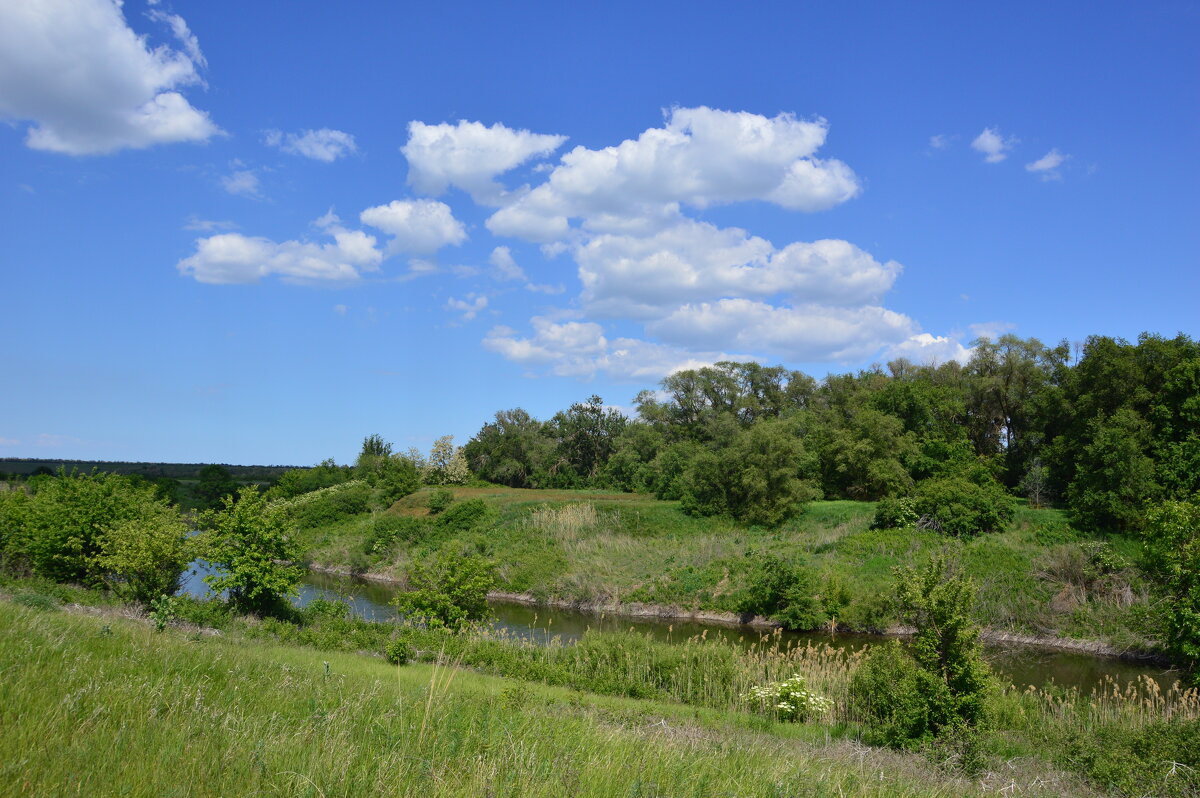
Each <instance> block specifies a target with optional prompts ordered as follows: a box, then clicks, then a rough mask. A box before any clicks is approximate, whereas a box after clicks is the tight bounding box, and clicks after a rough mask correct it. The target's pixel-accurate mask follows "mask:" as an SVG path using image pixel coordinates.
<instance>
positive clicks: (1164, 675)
mask: <svg viewBox="0 0 1200 798" xmlns="http://www.w3.org/2000/svg"><path fill="white" fill-rule="evenodd" d="M206 573H209V571H208V570H207V569H206V567H205V565H204V564H203V563H193V564H192V567H191V568H190V569H189V570H188V572H187V573H186V574H185V575H184V581H183V587H182V588H181V590H180V592H181V593H187V594H190V595H195V596H204V595H205V594H206V592H207V586H206V585H205V584H204V582H203V577H204V575H205V574H206ZM395 594H396V588H395V587H393V586H391V585H388V584H384V583H380V582H370V581H366V580H362V579H354V578H352V577H345V576H336V575H332V574H322V573H316V572H312V571H310V572H307V573H306V574H305V576H304V579H303V581H302V583H301V585H300V595H299V597H298V598H297V599H296V604H297V605H298V606H301V607H303V606H305V605H306V604H308V603H309V602H310V601H313V600H314V599H318V598H320V599H341V600H343V601H346V602H347V603H348V604H349V605H350V607H351V611H352V612H353V614H354V615H356V616H357V617H360V618H365V619H367V620H372V621H390V620H395V619H397V618H398V617H399V616H398V614H397V613H396V609H395V608H394V607H392V606H391V604H390V602H391V600H392V597H393V596H394V595H395ZM491 609H492V613H493V614H494V615H495V621H494V622H493V624H494V626H495V627H496V628H497V629H500V630H503V631H504V632H505V633H506V634H507V635H509V636H513V637H520V638H526V639H529V640H532V641H534V642H539V643H544V642H546V641H548V640H550V639H551V638H554V637H558V638H560V639H561V640H562V641H563V642H564V643H571V642H574V641H575V640H578V639H579V638H580V637H582V636H583V634H584V633H585V632H587V631H588V630H589V629H596V630H604V631H615V630H627V629H630V628H632V629H634V630H636V631H638V632H642V633H644V634H648V635H651V636H652V637H654V638H655V639H657V640H663V641H666V642H680V643H681V642H684V641H686V640H687V639H688V638H689V637H693V636H695V635H700V634H707V637H708V639H710V640H712V639H717V638H720V639H724V640H728V641H730V642H733V643H737V644H739V645H747V646H748V645H753V644H754V643H756V642H758V641H759V639H760V638H761V637H762V635H763V632H762V631H760V630H757V629H751V628H748V627H737V626H722V625H711V624H701V623H695V622H689V621H668V620H662V619H658V618H638V617H631V616H620V615H603V614H594V613H588V612H579V611H575V610H567V609H558V608H554V607H535V606H529V605H526V604H516V603H510V602H498V601H497V602H492V603H491ZM779 634H780V636H781V637H782V640H783V642H787V641H791V640H794V641H796V642H797V643H799V644H801V645H803V644H804V643H805V642H806V641H811V642H813V643H825V644H827V645H830V646H833V647H835V648H847V649H852V650H853V649H858V648H861V647H863V646H865V645H868V644H871V643H878V642H879V641H880V640H881V639H882V638H881V637H879V636H877V635H862V634H845V633H836V634H830V633H828V632H781V633H779ZM984 653H985V655H986V657H987V659H988V662H989V663H991V665H992V668H993V669H994V670H995V671H996V672H997V674H998V675H999V676H1001V677H1002V678H1004V679H1007V680H1008V681H1009V682H1010V683H1012V684H1013V685H1015V686H1017V687H1019V688H1025V687H1027V686H1030V685H1032V686H1035V687H1045V686H1048V685H1051V684H1055V685H1058V686H1060V687H1065V688H1078V689H1080V690H1082V691H1083V692H1085V693H1086V692H1089V691H1090V690H1091V689H1092V688H1094V687H1099V686H1100V685H1101V684H1102V683H1103V682H1104V681H1105V679H1106V678H1111V679H1114V680H1116V681H1117V682H1118V683H1119V684H1122V685H1123V684H1125V683H1127V682H1131V681H1133V680H1135V679H1137V678H1138V677H1139V676H1143V675H1144V676H1149V677H1150V678H1152V679H1154V680H1155V681H1157V682H1159V684H1160V685H1162V686H1163V687H1164V688H1165V687H1169V686H1170V685H1171V684H1172V683H1173V682H1174V681H1175V680H1176V679H1177V678H1179V674H1178V672H1176V671H1172V670H1167V669H1165V668H1163V667H1161V666H1156V665H1153V664H1149V663H1142V662H1131V661H1128V660H1123V659H1117V658H1114V657H1100V656H1095V655H1092V654H1086V653H1082V652H1076V651H1062V650H1059V649H1053V648H1046V647H1042V646H1031V645H1018V644H1010V643H1003V644H988V645H986V646H985V652H984Z"/></svg>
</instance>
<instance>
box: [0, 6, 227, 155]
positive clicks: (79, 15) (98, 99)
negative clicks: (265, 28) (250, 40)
mask: <svg viewBox="0 0 1200 798" xmlns="http://www.w3.org/2000/svg"><path fill="white" fill-rule="evenodd" d="M160 18H161V19H162V21H165V22H167V23H168V24H169V25H171V27H172V30H173V32H174V34H175V35H176V37H177V38H179V39H180V41H181V42H182V43H183V48H184V49H183V51H182V52H181V51H179V50H175V49H172V48H170V47H168V46H166V45H162V46H159V47H154V48H153V49H151V48H150V47H149V46H148V45H147V42H146V40H145V39H144V38H143V37H140V36H138V35H137V34H136V33H134V31H133V30H131V29H130V28H129V26H128V25H127V24H126V22H125V18H124V16H123V15H122V12H121V6H120V4H119V3H116V2H113V0H21V2H6V3H0V118H4V117H7V118H8V119H10V120H14V121H29V122H31V123H32V124H31V126H30V128H29V130H28V132H27V134H26V137H25V143H26V145H27V146H29V147H31V148H33V149H37V150H47V151H50V152H59V153H66V154H69V155H96V154H103V153H110V152H114V151H116V150H120V149H124V148H133V149H140V148H144V147H149V146H152V145H155V144H164V143H171V142H182V141H205V140H207V139H208V138H210V137H212V136H214V135H217V134H219V133H221V130H220V129H219V128H218V127H217V126H216V125H215V124H213V122H212V121H211V120H210V119H209V117H208V114H207V113H206V112H204V111H199V110H197V109H196V108H193V107H192V106H191V105H190V104H189V103H188V101H187V100H186V99H184V96H183V95H182V94H180V93H179V91H178V89H180V88H182V87H185V86H189V85H197V84H202V80H201V79H200V76H199V74H198V72H197V65H200V66H203V64H204V57H203V55H202V54H201V52H200V49H199V44H198V43H197V42H196V39H195V37H194V36H193V35H192V34H191V32H190V31H188V29H187V24H186V23H185V22H184V21H183V20H182V18H178V17H175V16H173V15H161V16H160Z"/></svg>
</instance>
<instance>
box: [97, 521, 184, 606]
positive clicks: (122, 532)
mask: <svg viewBox="0 0 1200 798" xmlns="http://www.w3.org/2000/svg"><path fill="white" fill-rule="evenodd" d="M188 530H189V527H188V524H187V523H185V522H184V520H183V518H182V517H181V516H180V515H179V513H178V512H177V511H176V510H175V508H173V507H169V506H167V505H166V504H160V503H157V502H154V503H147V504H145V505H144V506H143V510H142V512H141V513H140V514H139V515H138V516H137V517H135V518H130V519H126V520H124V521H121V522H119V523H117V524H115V525H114V526H113V527H111V528H110V529H108V530H107V531H106V532H104V534H102V535H101V537H100V553H99V554H98V555H97V556H96V557H95V559H94V563H95V565H96V567H97V568H98V569H99V571H100V572H101V573H102V574H103V578H104V581H105V583H106V584H107V585H108V587H109V588H110V589H111V590H112V591H113V592H114V593H116V594H117V595H118V596H120V597H122V598H123V599H126V600H127V601H137V602H140V603H143V604H149V603H150V602H151V601H154V600H155V599H158V598H161V597H162V596H173V595H174V594H175V593H176V591H178V590H179V580H180V577H181V576H182V575H183V571H184V569H185V568H186V567H187V564H188V563H189V562H191V561H192V547H191V545H189V539H188Z"/></svg>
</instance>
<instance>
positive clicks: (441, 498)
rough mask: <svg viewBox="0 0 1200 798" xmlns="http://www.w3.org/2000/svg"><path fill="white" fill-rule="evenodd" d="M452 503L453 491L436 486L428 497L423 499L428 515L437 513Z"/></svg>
mask: <svg viewBox="0 0 1200 798" xmlns="http://www.w3.org/2000/svg"><path fill="white" fill-rule="evenodd" d="M453 503H454V491H452V490H447V489H446V488H438V489H437V490H435V491H433V492H432V493H430V494H429V498H428V499H426V500H425V506H426V507H428V508H429V514H430V515H437V514H438V513H440V512H442V511H443V510H445V509H446V508H447V507H449V506H450V505H451V504H453Z"/></svg>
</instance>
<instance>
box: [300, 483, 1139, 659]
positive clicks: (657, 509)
mask: <svg viewBox="0 0 1200 798" xmlns="http://www.w3.org/2000/svg"><path fill="white" fill-rule="evenodd" d="M455 494H456V498H458V499H460V500H461V499H466V498H480V499H483V500H484V501H485V502H487V503H488V505H489V506H490V507H492V508H493V510H494V512H493V513H492V514H491V517H490V520H489V521H488V522H487V523H486V524H484V525H483V526H482V527H480V528H478V529H475V530H472V531H471V532H468V533H460V534H455V535H440V534H438V533H437V532H436V531H431V532H430V534H429V535H428V537H427V538H425V539H423V540H421V541H418V542H415V543H411V544H407V545H405V544H401V545H397V546H396V547H395V548H393V549H392V550H389V551H387V552H383V553H382V554H374V555H373V556H367V555H366V554H365V553H364V548H363V546H364V542H365V541H366V540H367V537H368V536H369V531H370V523H371V521H370V518H371V517H370V516H369V515H363V516H358V517H355V518H350V519H346V520H345V521H343V522H341V523H339V524H337V525H335V526H332V527H328V528H323V529H318V530H307V531H306V532H305V533H304V542H305V545H306V548H307V550H308V552H309V556H310V558H311V559H312V561H313V562H315V563H317V564H319V565H324V566H333V567H338V568H354V569H356V570H361V569H362V568H364V567H365V568H368V569H369V570H370V571H371V572H372V573H374V574H376V575H379V576H384V577H391V578H396V579H401V580H402V579H403V577H404V574H405V572H406V570H407V566H408V563H409V562H410V561H411V559H412V558H413V557H416V556H423V555H425V554H427V553H429V552H430V551H432V550H434V549H436V548H438V547H441V546H455V547H460V548H465V549H470V550H473V551H478V552H481V553H483V554H486V555H487V556H489V557H492V558H493V559H494V560H495V561H496V562H497V564H498V566H499V574H500V577H501V584H500V589H502V590H505V591H509V592H516V593H526V594H530V595H532V596H534V597H535V598H538V599H540V600H547V601H553V600H557V601H567V602H574V603H582V604H593V605H601V606H606V607H609V608H612V607H614V606H615V605H620V604H628V603H635V602H637V603H647V604H658V605H667V606H673V607H678V608H680V609H682V610H685V611H696V610H705V611H718V612H733V611H735V610H736V608H737V606H738V598H739V592H740V591H741V590H742V588H743V586H744V584H745V581H746V578H747V575H748V567H747V562H748V560H747V555H748V554H751V553H754V552H758V553H762V554H771V555H776V556H780V557H784V558H793V557H794V558H799V559H801V560H803V561H805V562H807V563H808V564H809V565H810V566H811V567H812V568H813V569H815V571H816V572H817V575H818V580H817V581H818V585H819V587H820V589H821V590H822V591H824V592H829V591H833V590H837V589H844V590H846V591H848V593H849V598H850V601H849V603H848V605H847V606H845V607H844V608H842V609H840V610H839V611H838V612H837V621H838V622H839V623H840V624H841V625H842V626H843V627H846V628H851V629H857V630H865V631H868V630H869V631H878V630H882V629H884V628H887V627H888V626H889V625H891V624H892V623H894V619H893V618H892V617H891V616H890V615H889V614H888V612H887V609H886V606H885V602H884V601H883V599H884V597H886V596H887V595H889V594H890V593H891V588H892V584H893V575H892V570H893V569H894V568H896V567H898V566H915V565H919V564H921V563H923V562H924V561H926V560H927V559H928V558H929V557H930V556H931V554H932V553H933V552H935V551H938V550H940V549H943V548H945V549H949V550H950V552H951V554H952V555H953V556H954V557H955V558H956V559H957V560H958V561H959V562H960V563H961V564H962V567H963V569H964V570H965V572H966V573H967V574H968V575H970V576H972V577H973V578H974V579H975V581H976V583H977V585H978V587H979V602H978V607H977V616H976V617H977V620H978V621H979V622H980V623H981V624H983V625H985V626H987V627H989V628H992V629H995V630H998V631H1006V632H1016V633H1021V634H1032V635H1040V636H1062V637H1073V638H1079V639H1088V640H1100V641H1103V642H1107V643H1110V644H1112V645H1114V646H1117V647H1120V648H1126V649H1138V650H1155V649H1156V648H1157V646H1158V640H1159V639H1160V635H1161V628H1160V627H1161V622H1160V619H1159V617H1158V613H1157V611H1156V610H1155V609H1154V608H1153V602H1152V597H1151V595H1150V593H1149V588H1148V584H1147V582H1146V580H1144V579H1143V578H1142V576H1141V575H1140V573H1139V572H1138V571H1137V569H1136V567H1133V565H1132V563H1134V562H1136V559H1137V556H1138V551H1139V544H1138V542H1137V541H1133V540H1129V539H1126V538H1120V537H1112V538H1109V539H1107V545H1108V546H1109V547H1110V548H1111V550H1112V551H1114V552H1116V553H1118V554H1120V555H1122V556H1124V557H1125V558H1126V560H1128V561H1129V562H1130V563H1131V566H1130V567H1129V568H1127V569H1125V570H1123V571H1122V572H1121V573H1119V574H1117V575H1115V577H1114V578H1113V579H1110V580H1109V581H1108V582H1107V583H1106V584H1105V585H1104V587H1105V589H1099V588H1100V587H1101V586H1098V585H1079V584H1074V583H1072V582H1070V581H1069V580H1065V581H1064V579H1063V577H1062V574H1061V573H1058V572H1057V571H1056V570H1055V567H1054V566H1055V563H1056V562H1057V560H1056V559H1055V558H1059V559H1061V558H1062V557H1067V558H1068V559H1070V557H1071V556H1074V555H1078V552H1080V551H1082V550H1083V547H1085V546H1087V545H1090V544H1091V543H1092V541H1089V540H1087V539H1085V538H1083V537H1082V536H1081V535H1080V534H1079V533H1077V532H1076V531H1075V530H1073V529H1071V528H1070V527H1069V525H1068V524H1067V521H1066V519H1065V518H1064V517H1063V514H1062V513H1061V511H1058V510H1053V509H1034V508H1030V507H1028V506H1027V505H1026V504H1024V503H1022V504H1021V505H1020V507H1019V509H1018V512H1017V515H1016V518H1015V519H1014V521H1013V522H1012V524H1011V525H1010V526H1009V528H1008V529H1007V530H1005V531H1004V532H1001V533H997V534H991V535H983V536H979V537H975V538H968V539H958V538H951V537H947V536H943V535H939V534H937V533H934V532H918V531H913V530H895V529H891V530H873V529H870V523H871V519H872V516H873V513H874V505H873V504H872V503H870V502H849V501H822V502H814V503H812V504H810V505H809V506H808V508H807V509H806V511H805V512H804V513H803V514H802V515H800V516H798V517H796V518H794V519H792V520H791V521H789V522H788V523H786V524H785V525H783V526H782V527H781V528H779V529H774V530H771V529H763V528H758V527H752V528H744V527H739V526H736V525H735V524H733V523H732V522H730V521H728V520H722V519H709V518H694V517H690V516H687V515H685V514H684V513H682V512H681V511H680V509H679V507H678V503H677V502H664V501H656V500H654V499H652V498H650V497H645V496H635V495H632V494H612V493H603V492H598V491H566V490H554V491H545V490H520V489H515V488H499V487H497V488H480V487H472V488H459V489H455ZM427 497H428V490H427V489H426V490H422V491H419V492H418V493H416V494H413V495H412V496H409V497H406V498H405V499H403V500H402V501H400V502H398V503H397V505H396V506H394V507H393V508H391V509H390V510H389V511H388V513H391V514H404V515H412V516H416V517H423V516H425V515H426V514H427V510H426V508H425V502H426V500H427ZM1064 552H1065V553H1064ZM1072 553H1074V555H1072Z"/></svg>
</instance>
